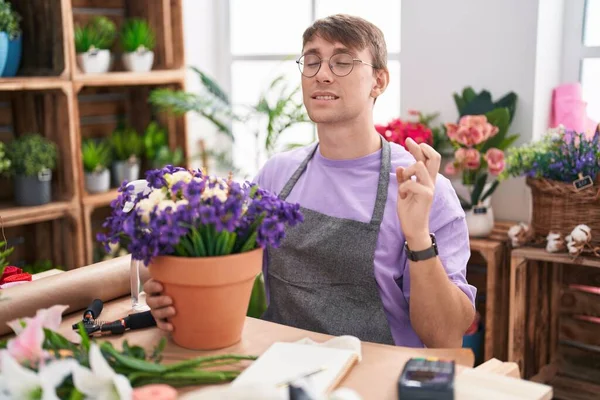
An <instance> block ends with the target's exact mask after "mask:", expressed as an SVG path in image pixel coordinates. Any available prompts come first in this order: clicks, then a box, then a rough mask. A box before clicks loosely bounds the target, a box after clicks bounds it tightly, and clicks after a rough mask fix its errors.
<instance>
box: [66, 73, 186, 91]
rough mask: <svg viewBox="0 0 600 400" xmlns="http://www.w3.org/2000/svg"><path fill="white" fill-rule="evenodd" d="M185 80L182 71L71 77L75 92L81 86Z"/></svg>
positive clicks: (165, 82) (132, 84) (147, 83)
mask: <svg viewBox="0 0 600 400" xmlns="http://www.w3.org/2000/svg"><path fill="white" fill-rule="evenodd" d="M184 80H185V70H184V69H174V70H156V71H150V72H144V73H136V72H108V73H106V74H80V73H78V74H76V75H75V76H74V77H73V82H74V84H75V87H76V90H78V89H80V88H81V87H83V86H103V87H105V86H140V85H166V84H169V83H181V82H182V81H184Z"/></svg>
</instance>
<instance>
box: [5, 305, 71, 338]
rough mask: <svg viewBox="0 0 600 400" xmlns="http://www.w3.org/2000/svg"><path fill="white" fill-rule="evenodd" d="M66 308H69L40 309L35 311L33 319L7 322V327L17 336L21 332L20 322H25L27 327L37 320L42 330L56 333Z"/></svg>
mask: <svg viewBox="0 0 600 400" xmlns="http://www.w3.org/2000/svg"><path fill="white" fill-rule="evenodd" d="M67 308H69V306H63V305H55V306H52V307H50V308H42V309H40V310H37V313H36V314H35V317H34V318H23V319H22V320H21V319H15V320H12V321H9V322H8V323H7V325H8V326H10V327H11V329H12V330H13V331H14V332H15V333H16V334H17V335H18V334H20V333H21V332H22V331H23V327H22V325H21V321H22V322H25V324H26V325H27V326H29V323H30V322H31V321H33V320H38V321H39V322H40V323H41V325H42V328H46V329H50V330H51V331H56V330H58V328H59V327H60V323H61V321H62V314H63V312H64V311H65V310H66V309H67Z"/></svg>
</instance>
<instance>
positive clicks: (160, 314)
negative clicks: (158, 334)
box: [144, 279, 175, 332]
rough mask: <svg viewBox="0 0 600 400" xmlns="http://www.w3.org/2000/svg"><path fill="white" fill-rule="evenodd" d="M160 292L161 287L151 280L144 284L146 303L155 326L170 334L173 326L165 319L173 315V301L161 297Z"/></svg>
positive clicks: (166, 297)
mask: <svg viewBox="0 0 600 400" xmlns="http://www.w3.org/2000/svg"><path fill="white" fill-rule="evenodd" d="M162 291H163V287H162V285H161V284H160V283H159V282H157V281H155V280H153V279H149V280H148V281H147V282H146V283H144V292H146V303H147V304H148V306H149V307H150V310H151V311H152V316H153V317H154V319H155V320H156V326H158V327H159V328H160V329H162V330H164V331H169V332H170V331H172V330H173V325H171V324H170V323H168V322H167V318H170V317H173V316H174V315H175V308H174V307H173V300H172V299H171V298H170V297H168V296H164V295H162Z"/></svg>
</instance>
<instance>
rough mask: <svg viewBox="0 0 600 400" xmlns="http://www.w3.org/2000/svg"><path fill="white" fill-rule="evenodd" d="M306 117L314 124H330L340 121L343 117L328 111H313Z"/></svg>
mask: <svg viewBox="0 0 600 400" xmlns="http://www.w3.org/2000/svg"><path fill="white" fill-rule="evenodd" d="M308 117H309V118H310V120H311V121H312V122H314V123H315V124H332V123H336V122H340V121H342V120H343V119H344V118H343V116H342V115H339V114H333V113H328V112H315V113H310V112H309V113H308Z"/></svg>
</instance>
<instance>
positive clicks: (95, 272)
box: [0, 255, 148, 336]
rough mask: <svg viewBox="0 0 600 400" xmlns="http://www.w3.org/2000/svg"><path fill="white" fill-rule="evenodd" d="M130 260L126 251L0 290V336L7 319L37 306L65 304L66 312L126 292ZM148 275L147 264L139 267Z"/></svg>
mask: <svg viewBox="0 0 600 400" xmlns="http://www.w3.org/2000/svg"><path fill="white" fill-rule="evenodd" d="M130 261H131V256H129V255H128V256H123V257H118V258H114V259H112V260H108V261H103V262H100V263H96V264H92V265H88V266H85V267H81V268H76V269H73V270H70V271H65V272H63V273H61V274H56V275H52V276H48V277H44V278H42V279H39V280H34V281H33V282H28V283H26V284H23V285H19V286H14V287H10V288H8V289H3V290H0V336H2V335H5V334H8V333H11V332H12V331H11V329H10V328H9V327H8V325H7V324H6V323H7V322H8V321H11V320H13V319H16V318H23V317H33V316H34V315H35V313H36V311H37V310H38V309H40V308H48V307H51V306H53V305H55V304H62V305H68V306H69V308H68V309H67V310H66V311H65V315H67V314H71V313H73V312H76V311H79V310H83V309H85V308H86V307H87V306H88V305H89V304H90V303H91V302H92V300H94V299H100V300H102V301H104V302H107V301H110V300H114V299H117V298H120V297H123V296H127V295H129V293H131V286H130V278H129V272H130ZM147 277H148V272H147V268H142V270H141V277H140V278H141V280H142V282H145V281H146V279H147Z"/></svg>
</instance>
